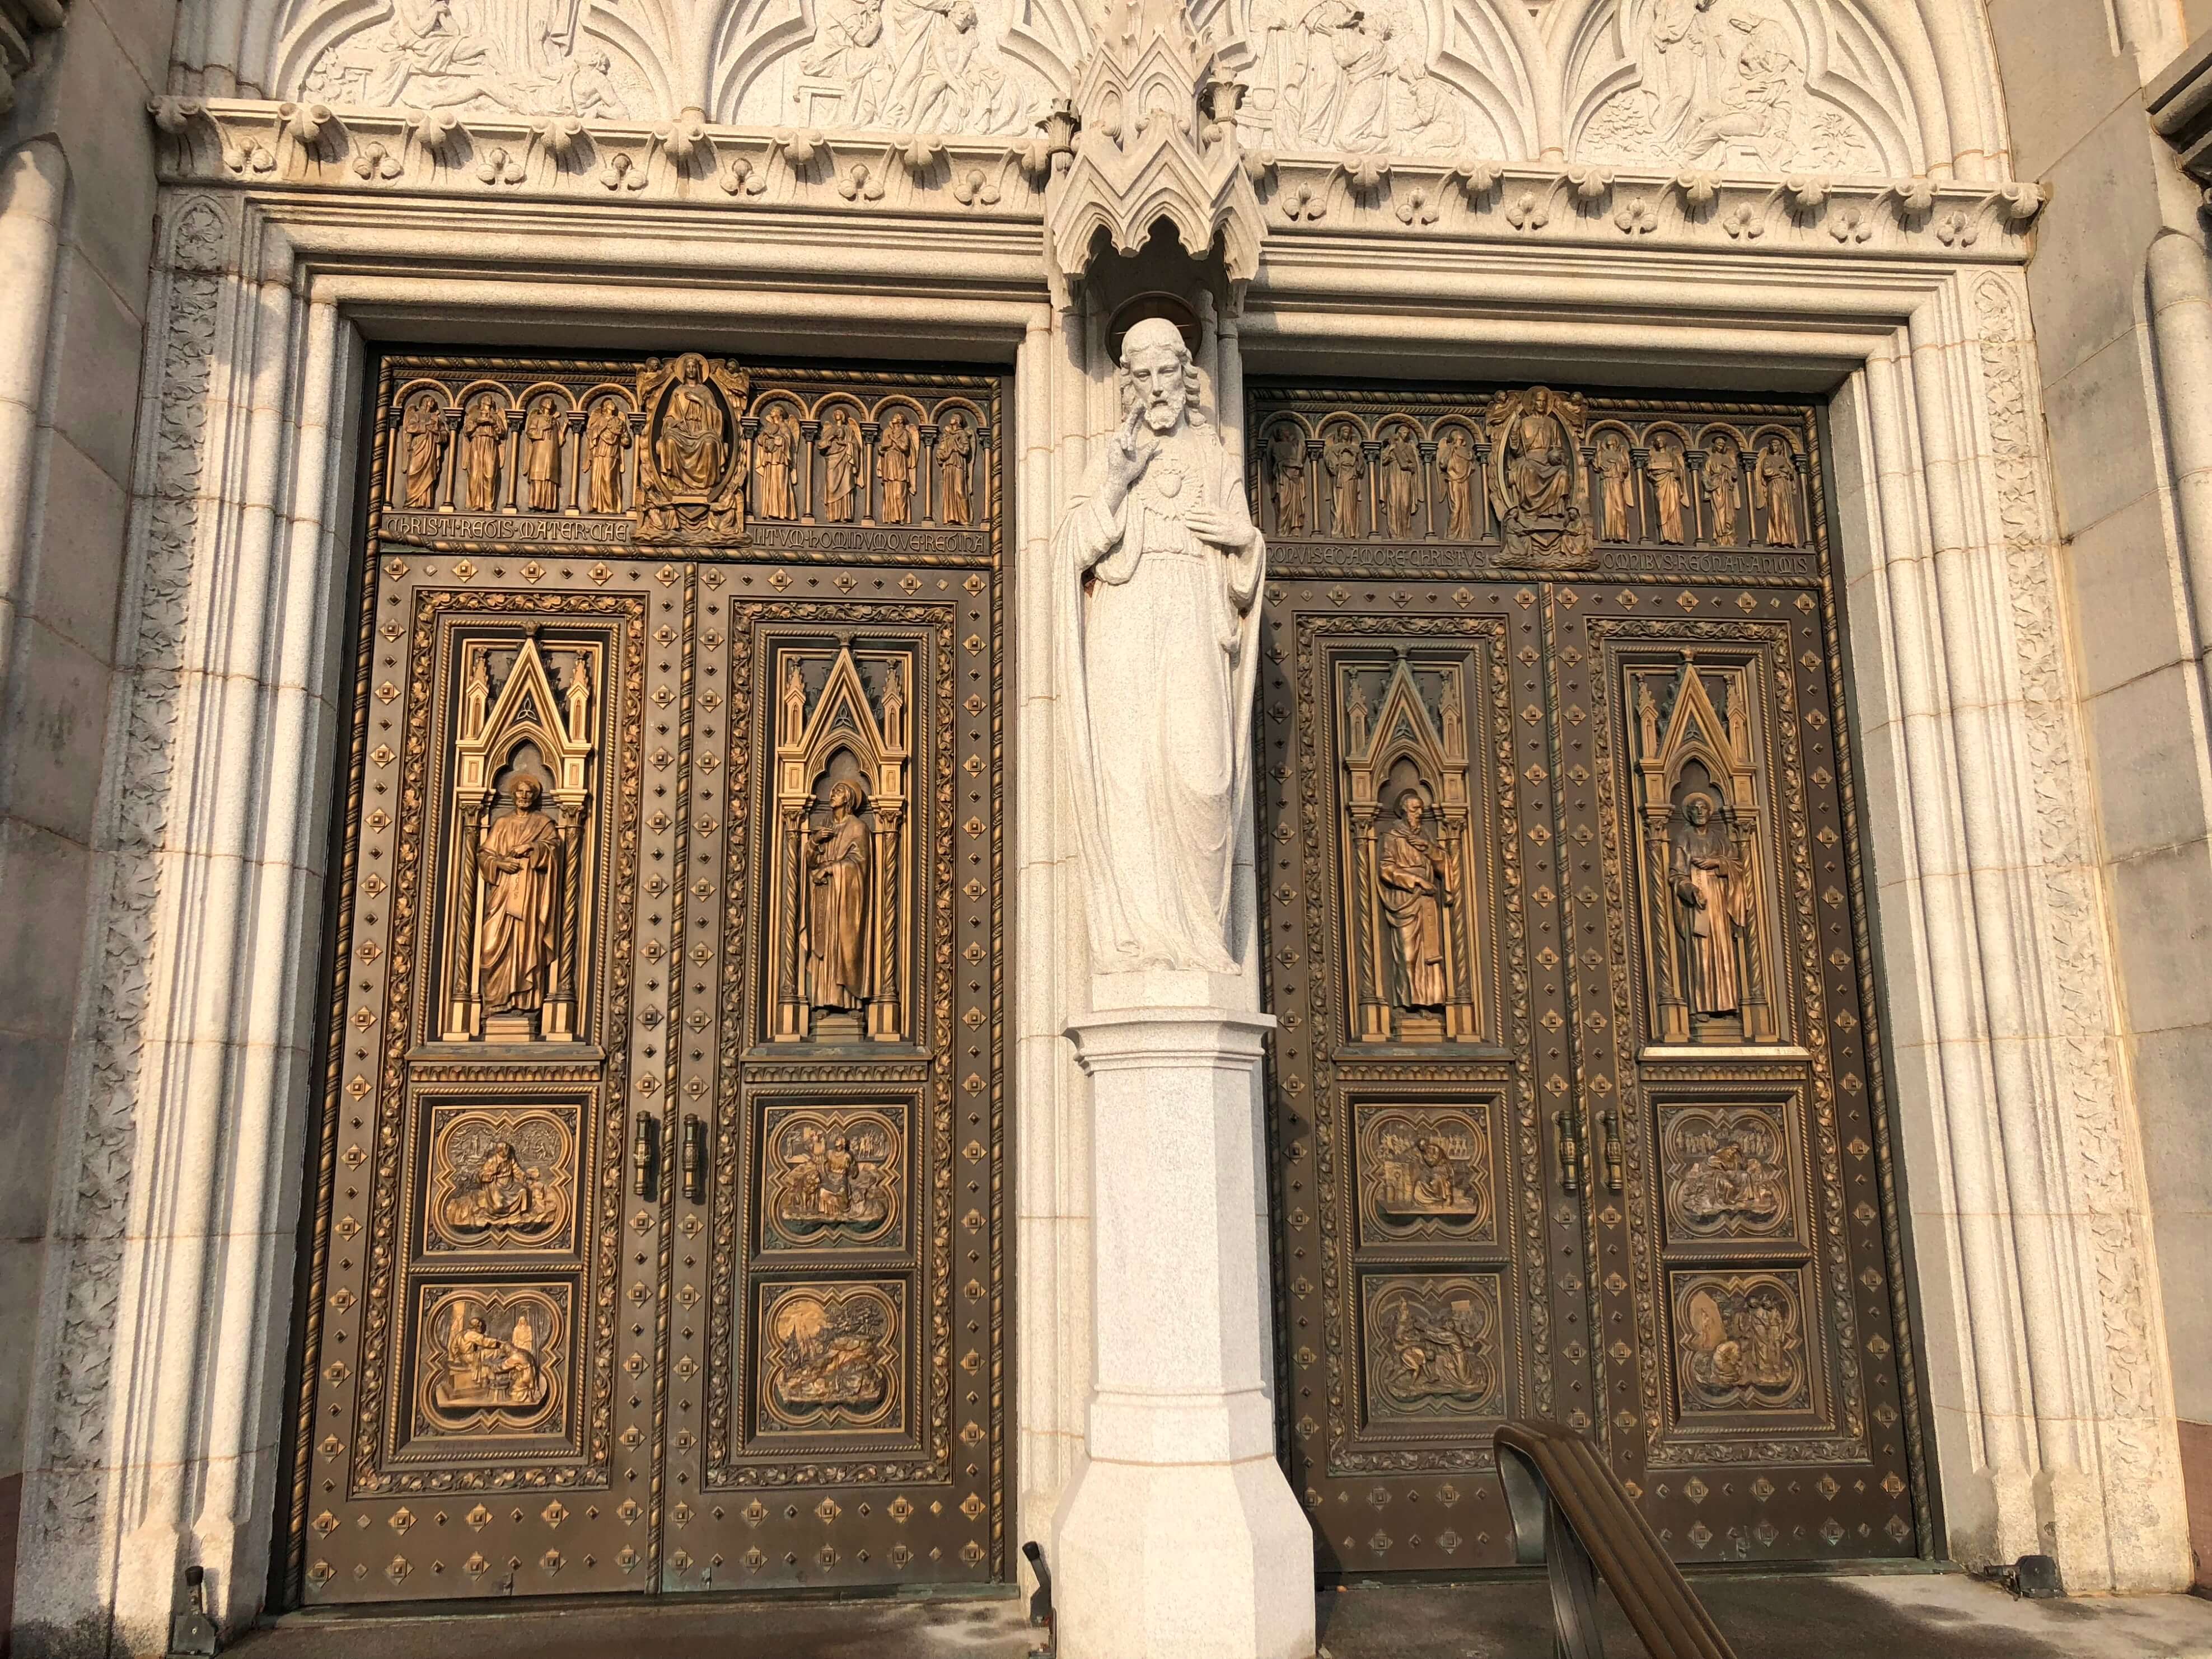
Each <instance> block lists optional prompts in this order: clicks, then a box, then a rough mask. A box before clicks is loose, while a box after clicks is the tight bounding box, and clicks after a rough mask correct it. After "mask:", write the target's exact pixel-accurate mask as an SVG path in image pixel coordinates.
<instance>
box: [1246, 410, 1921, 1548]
mask: <svg viewBox="0 0 2212 1659" xmlns="http://www.w3.org/2000/svg"><path fill="white" fill-rule="evenodd" d="M1250 415H1251V419H1250V426H1249V430H1250V432H1251V435H1252V437H1251V443H1252V451H1253V466H1254V477H1253V480H1252V483H1253V495H1254V499H1255V501H1261V502H1262V503H1263V507H1262V512H1263V515H1264V516H1263V527H1264V528H1265V529H1266V530H1267V532H1268V533H1269V536H1270V538H1271V550H1270V573H1269V574H1270V582H1269V586H1268V589H1267V598H1266V604H1267V632H1266V635H1265V638H1266V641H1267V643H1266V653H1267V660H1266V661H1265V662H1264V663H1263V664H1262V666H1261V716H1262V717H1261V727H1260V729H1261V738H1260V741H1261V744H1262V745H1263V757H1262V774H1263V783H1262V789H1261V853H1262V872H1263V876H1264V879H1263V880H1262V882H1261V889H1262V894H1263V898H1262V928H1263V933H1264V937H1265V940H1266V945H1267V951H1266V956H1267V971H1268V981H1269V982H1268V990H1267V996H1268V1003H1267V1006H1269V1007H1270V1008H1272V1009H1273V1011H1274V1012H1276V1013H1277V1014H1278V1015H1279V1017H1280V1018H1281V1020H1282V1030H1281V1032H1280V1033H1279V1036H1278V1039H1277V1046H1276V1050H1275V1054H1274V1067H1275V1069H1274V1087H1273V1126H1272V1127H1273V1135H1274V1146H1275V1166H1276V1176H1277V1190H1276V1193H1275V1200H1276V1204H1277V1214H1278V1216H1279V1228H1280V1246H1279V1255H1278V1258H1277V1267H1278V1291H1279V1330H1280V1334H1281V1336H1282V1340H1283V1347H1284V1351H1285V1378H1286V1384H1287V1386H1286V1388H1285V1392H1284V1395H1283V1405H1284V1415H1285V1423H1286V1430H1287V1432H1286V1457H1287V1461H1288V1464H1289V1468H1290V1471H1291V1478H1292V1481H1293V1484H1294V1485H1295V1486H1297V1488H1298V1490H1299V1491H1300V1492H1302V1494H1303V1495H1304V1498H1305V1500H1306V1503H1307V1504H1308V1506H1309V1509H1310V1512H1311V1514H1312V1516H1313V1519H1314V1524H1315V1531H1316V1548H1317V1550H1318V1552H1319V1555H1320V1559H1321V1562H1322V1567H1323V1570H1324V1571H1339V1572H1347V1571H1357V1572H1373V1571H1398V1570H1421V1571H1436V1570H1439V1569H1443V1570H1449V1569H1451V1568H1453V1567H1479V1566H1494V1565H1507V1564H1509V1563H1510V1561H1511V1559H1512V1546H1511V1537H1510V1527H1509V1525H1508V1522H1507V1519H1506V1515H1505V1510H1504V1502H1503V1497H1502V1494H1501V1492H1500V1491H1499V1489H1498V1481H1497V1479H1496V1470H1495V1467H1494V1464H1493V1461H1492V1454H1491V1450H1490V1433H1491V1431H1492V1428H1493V1427H1494V1426H1495V1425H1496V1424H1497V1423H1498V1421H1500V1420H1501V1419H1505V1418H1509V1417H1515V1416H1541V1417H1552V1418H1556V1419H1559V1420H1561V1421H1563V1422H1565V1423H1567V1424H1569V1425H1571V1426H1573V1427H1576V1428H1577V1429H1581V1430H1583V1431H1587V1432H1589V1433H1590V1434H1592V1435H1593V1436H1595V1437H1596V1438H1597V1439H1598V1440H1599V1441H1600V1443H1601V1444H1602V1445H1603V1446H1604V1447H1605V1448H1606V1449H1607V1453H1608V1455H1610V1456H1611V1458H1612V1459H1613V1465H1614V1468H1616V1469H1617V1470H1619V1472H1620V1474H1621V1476H1622V1478H1623V1480H1626V1482H1627V1483H1628V1484H1629V1486H1630V1490H1631V1491H1632V1492H1634V1493H1636V1494H1637V1495H1638V1498H1640V1499H1641V1501H1642V1503H1643V1504H1644V1510H1645V1513H1646V1514H1647V1516H1649V1517H1650V1520H1651V1522H1652V1524H1653V1526H1654V1527H1655V1528H1657V1529H1658V1531H1659V1533H1660V1536H1661V1537H1662V1540H1663V1541H1665V1542H1666V1543H1667V1544H1668V1547H1670V1548H1671V1549H1672V1550H1673V1551H1674V1553H1675V1554H1676V1555H1678V1556H1679V1557H1680V1558H1681V1559H1685V1560H1692V1561H1699V1560H1702V1561H1717V1560H1753V1561H1755V1560H1779V1559H1808V1560H1818V1559H1852V1558H1863V1557H1869V1556H1881V1555H1899V1554H1904V1555H1909V1554H1911V1553H1914V1552H1915V1551H1916V1550H1917V1548H1919V1547H1920V1546H1921V1544H1922V1541H1923V1540H1925V1539H1926V1538H1927V1537H1928V1536H1929V1512H1928V1508H1927V1499H1926V1495H1925V1492H1924V1491H1923V1489H1922V1488H1921V1486H1920V1484H1919V1478H1918V1474H1917V1471H1918V1468H1919V1467H1920V1465H1919V1451H1918V1444H1917V1405H1916V1403H1915V1401H1914V1396H1913V1382H1912V1374H1911V1354H1910V1351H1909V1347H1908V1346H1907V1342H1906V1338H1905V1331H1906V1323H1905V1304H1904V1300H1903V1290H1902V1285H1901V1282H1900V1280H1899V1275H1898V1271H1897V1264H1898V1261H1899V1240H1898V1237H1897V1232H1896V1223H1895V1212H1894V1205H1893V1187H1892V1172H1891V1169H1890V1163H1889V1157H1890V1153H1889V1138H1888V1127H1887V1119H1886V1115H1885V1111H1884V1108H1883V1103H1882V1087H1881V1069H1880V1060H1879V1048H1878V1045H1877V1043H1876V1042H1875V1033H1874V1025H1875V1016H1876V1012H1877V1008H1876V1004H1875V998H1874V994H1873V988H1872V983H1871V979H1870V977H1869V975H1870V966H1871V958H1870V957H1869V951H1868V947H1867V943H1866V939H1865V936H1864V907H1863V889H1862V885H1861V878H1860V873H1859V869H1858V859H1857V843H1856V831H1855V829H1854V823H1853V807H1852V800H1851V781H1850V755H1849V740H1848V732H1847V731H1846V729H1845V726H1844V700H1843V696H1842V688H1841V684H1840V678H1839V647H1838V638H1839V635H1838V620H1837V617H1836V611H1835V604H1836V600H1835V595H1834V592H1833V589H1832V580H1831V573H1830V569H1829V566H1828V555H1827V545H1826V523H1825V519H1824V516H1823V513H1822V510H1821V504H1820V471H1819V467H1818V465H1817V450H1816V444H1817V428H1816V425H1815V422H1814V419H1813V416H1812V414H1811V412H1810V411H1809V410H1806V409H1804V408H1802V407H1801V406H1795V405H1775V406H1764V405H1745V404H1692V403H1690V402H1687V401H1680V402H1675V403H1669V404H1656V403H1653V402H1650V401H1647V400H1628V399H1607V398H1595V397H1593V398H1577V397H1572V396H1568V395H1565V394H1557V393H1552V392H1487V391H1484V392H1475V391H1472V390H1469V391H1467V392H1455V393H1450V394H1434V395H1422V394H1415V393H1395V392H1335V393H1331V392H1304V391H1297V390H1292V389H1288V388H1285V389H1273V388H1267V389H1261V390H1259V391H1256V392H1255V394H1254V397H1253V404H1252V409H1251V411H1250Z"/></svg>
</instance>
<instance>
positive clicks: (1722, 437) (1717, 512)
mask: <svg viewBox="0 0 2212 1659" xmlns="http://www.w3.org/2000/svg"><path fill="white" fill-rule="evenodd" d="M1705 499H1706V500H1707V501H1711V503H1712V509H1713V540H1714V541H1716V542H1717V543H1719V544H1721V545H1722V546H1723V547H1727V546H1729V545H1731V544H1734V542H1735V536H1736V529H1735V526H1736V515H1737V513H1738V512H1739V510H1740V509H1741V507H1742V505H1743V452H1742V451H1741V450H1740V449H1738V448H1737V447H1735V439H1733V438H1731V437H1729V435H1728V434H1726V433H1725V432H1720V433H1716V434H1714V435H1713V441H1712V444H1711V447H1709V448H1708V449H1707V451H1706V452H1705Z"/></svg>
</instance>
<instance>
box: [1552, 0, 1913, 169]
mask: <svg viewBox="0 0 2212 1659" xmlns="http://www.w3.org/2000/svg"><path fill="white" fill-rule="evenodd" d="M1565 69H1566V90H1567V94H1568V108H1569V116H1568V118H1569V121H1570V123H1571V131H1572V133H1573V137H1574V142H1573V143H1572V145H1571V154H1572V155H1575V156H1576V157H1577V159H1578V160H1580V161H1586V162H1589V161H1595V162H1614V163H1619V164H1622V165H1626V166H1630V167H1692V168H1705V169H1711V170H1713V171H1716V172H1719V173H1729V174H1743V173H1751V174H1761V173H1789V172H1793V171H1798V170H1809V171H1813V172H1818V173H1834V174H1843V175H1851V174H1869V175H1887V174H1892V173H1916V172H1918V171H1920V170H1921V168H1922V167H1923V157H1922V156H1921V155H1919V154H1918V146H1917V137H1915V138H1911V139H1909V138H1908V136H1907V129H1906V128H1905V126H1903V125H1900V123H1899V119H1898V118H1897V116H1896V115H1895V114H1893V113H1890V112H1895V111H1904V110H1909V109H1911V99H1910V97H1909V96H1908V95H1907V94H1906V92H1905V88H1903V87H1902V86H1901V85H1899V83H1898V82H1897V79H1896V69H1895V59H1894V58H1893V56H1891V55H1890V54H1889V53H1888V52H1885V51H1883V50H1882V49H1881V46H1879V45H1878V43H1877V38H1876V36H1875V33H1874V31H1873V30H1872V29H1871V28H1869V26H1868V23H1867V21H1866V20H1865V19H1864V18H1863V17H1862V16H1860V15H1858V14H1857V11H1855V10H1854V9H1853V8H1852V7H1850V5H1848V4H1823V3H1819V0H1611V3H1609V4H1607V5H1605V6H1603V7H1601V8H1600V9H1597V10H1596V11H1595V13H1593V14H1592V16H1591V18H1590V19H1589V21H1586V22H1585V24H1584V26H1583V29H1582V31H1581V32H1580V33H1579V35H1578V37H1577V40H1575V42H1574V46H1573V50H1572V53H1571V57H1570V58H1569V59H1568V61H1567V64H1566V65H1565Z"/></svg>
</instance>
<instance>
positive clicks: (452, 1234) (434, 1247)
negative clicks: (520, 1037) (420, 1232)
mask: <svg viewBox="0 0 2212 1659" xmlns="http://www.w3.org/2000/svg"><path fill="white" fill-rule="evenodd" d="M580 1117H581V1111H580V1108H578V1107H575V1106H569V1105H562V1106H534V1107H529V1108H523V1109H505V1108H498V1109H489V1108H485V1107H482V1106H477V1105H467V1106H433V1107H432V1108H431V1109H430V1123H429V1132H428V1136H427V1139H428V1146H429V1160H430V1173H429V1182H428V1185H429V1193H428V1200H427V1201H426V1203H425V1204H424V1206H423V1215H424V1218H425V1220H426V1223H427V1225H428V1237H427V1239H426V1240H425V1242H424V1243H425V1249H428V1250H430V1251H441V1252H442V1251H453V1252H471V1251H480V1250H487V1249H489V1250H500V1251H507V1250H552V1251H559V1252H562V1253H563V1254H569V1253H573V1252H574V1248H575V1246H574V1240H575V1220H576V1157H577V1146H578V1135H577V1131H578V1127H579V1124H580Z"/></svg>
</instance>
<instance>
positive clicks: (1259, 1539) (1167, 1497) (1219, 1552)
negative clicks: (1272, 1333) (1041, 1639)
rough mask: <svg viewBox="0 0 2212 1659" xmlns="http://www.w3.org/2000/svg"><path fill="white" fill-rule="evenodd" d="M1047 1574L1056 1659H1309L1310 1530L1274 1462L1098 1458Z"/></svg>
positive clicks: (1063, 1520) (1078, 1487)
mask: <svg viewBox="0 0 2212 1659" xmlns="http://www.w3.org/2000/svg"><path fill="white" fill-rule="evenodd" d="M1051 1566H1052V1578H1053V1593H1054V1605H1055V1607H1058V1608H1059V1609H1060V1613H1059V1615H1058V1617H1057V1620H1056V1621H1055V1622H1056V1625H1057V1629H1056V1632H1055V1634H1056V1637H1057V1638H1058V1650H1059V1652H1060V1656H1061V1659H1311V1656H1312V1654H1313V1651H1314V1567H1313V1528H1311V1527H1310V1526H1309V1525H1308V1524H1307V1522H1306V1518H1305V1516H1304V1515H1303V1514H1301V1513H1300V1512H1299V1510H1298V1505H1297V1499H1296V1498H1292V1497H1291V1489H1290V1487H1289V1486H1288V1485H1286V1484H1285V1481H1284V1480H1283V1472H1282V1470H1281V1469H1279V1468H1277V1467H1276V1465H1275V1460H1274V1458H1273V1456H1272V1455H1269V1456H1263V1457H1254V1458H1248V1459H1246V1460H1245V1461H1243V1462H1237V1463H1213V1464H1204V1465H1200V1464H1190V1463H1176V1464H1157V1463H1110V1462H1104V1461H1103V1460H1100V1459H1096V1458H1094V1459H1093V1460H1092V1461H1091V1462H1090V1463H1088V1464H1087V1465H1085V1468H1084V1470H1083V1473H1082V1474H1079V1475H1078V1476H1077V1477H1076V1480H1075V1485H1074V1486H1073V1488H1072V1489H1071V1490H1070V1491H1069V1492H1068V1495H1067V1497H1066V1499H1065V1500H1063V1502H1062V1503H1061V1504H1060V1514H1059V1516H1058V1517H1057V1519H1056V1520H1055V1522H1054V1528H1053V1553H1052V1557H1051Z"/></svg>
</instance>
